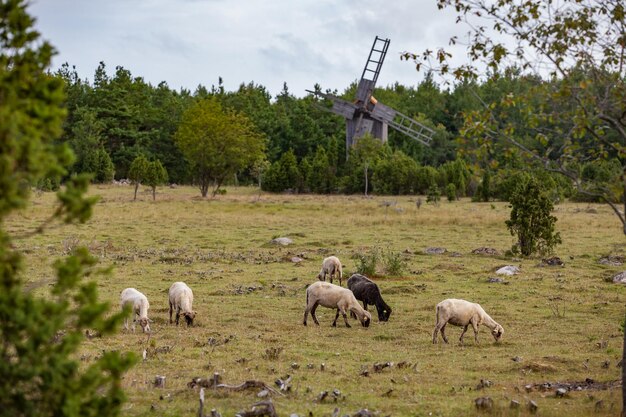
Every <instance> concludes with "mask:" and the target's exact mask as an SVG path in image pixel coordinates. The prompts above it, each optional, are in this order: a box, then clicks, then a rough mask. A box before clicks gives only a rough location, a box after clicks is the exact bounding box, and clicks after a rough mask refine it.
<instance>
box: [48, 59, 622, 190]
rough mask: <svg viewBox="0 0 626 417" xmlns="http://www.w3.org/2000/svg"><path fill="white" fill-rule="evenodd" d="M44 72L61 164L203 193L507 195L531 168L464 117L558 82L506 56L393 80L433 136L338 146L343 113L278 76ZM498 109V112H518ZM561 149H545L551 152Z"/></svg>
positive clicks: (603, 175)
mask: <svg viewBox="0 0 626 417" xmlns="http://www.w3.org/2000/svg"><path fill="white" fill-rule="evenodd" d="M55 75H56V76H58V77H59V78H61V79H62V80H63V82H64V84H65V89H66V93H67V100H66V109H67V114H68V116H67V118H66V120H65V122H64V126H63V135H62V136H61V138H60V139H59V140H60V141H61V142H65V143H67V144H69V145H70V146H71V147H72V149H73V150H74V152H75V154H76V161H75V163H74V165H73V166H72V168H71V175H73V174H79V173H91V174H92V178H93V181H95V182H108V181H111V180H112V179H113V178H116V179H122V178H128V179H131V180H133V181H135V183H138V182H142V183H144V184H146V185H150V186H151V187H153V189H154V187H155V186H156V185H158V184H159V183H162V182H164V181H170V182H172V183H179V184H183V183H184V184H195V185H197V186H198V187H199V189H200V191H201V193H202V195H203V196H206V195H207V194H208V192H209V191H211V192H212V193H213V194H215V193H217V192H219V189H220V187H221V186H222V185H224V184H253V183H256V184H259V185H260V186H261V187H262V188H263V189H264V190H266V191H271V192H284V191H290V192H310V193H365V194H368V193H376V194H427V193H429V191H430V192H431V193H440V194H445V195H446V196H448V198H449V199H455V198H458V197H462V196H471V197H473V198H474V199H477V200H484V201H488V200H490V199H492V198H497V199H507V198H508V197H509V195H510V194H511V192H512V188H511V187H513V186H514V185H515V180H513V179H512V178H515V176H516V175H520V174H519V173H520V172H528V171H529V170H534V169H533V168H529V161H528V158H525V157H524V155H523V154H522V153H520V152H518V151H516V150H515V149H510V148H508V147H506V146H504V145H503V144H502V143H499V142H498V141H490V142H487V141H486V140H485V138H484V136H480V135H476V132H474V131H470V130H469V128H471V120H472V119H471V117H472V116H473V117H476V116H475V115H476V114H483V113H484V104H485V103H501V102H503V101H505V100H507V99H509V98H510V97H512V96H513V95H515V97H521V96H523V95H524V94H528V93H529V92H531V91H534V90H535V89H536V88H537V87H538V86H542V87H543V88H548V89H549V88H557V87H558V85H557V84H558V83H559V82H560V81H549V80H543V79H541V78H539V77H532V76H528V75H524V74H523V73H522V71H521V70H519V69H517V68H515V67H511V68H506V69H505V70H503V71H502V73H500V74H497V76H492V77H490V78H489V79H487V80H485V81H482V82H481V81H478V80H473V81H472V80H463V81H460V82H458V83H456V84H455V85H452V86H450V85H446V86H442V85H441V84H438V83H437V82H435V80H434V78H433V76H431V75H428V76H427V77H426V78H425V79H424V80H423V81H421V82H420V83H418V84H417V85H416V86H414V87H407V86H404V85H401V84H398V83H396V84H394V85H390V86H387V87H384V88H379V89H377V91H376V92H375V93H376V97H377V98H378V99H380V100H382V101H384V102H385V103H387V104H388V105H390V106H392V107H394V108H395V109H397V110H399V111H401V112H402V113H404V114H407V115H409V116H411V117H413V118H415V119H416V120H419V121H420V122H421V123H423V124H425V125H427V126H429V127H431V128H433V129H434V130H435V132H436V134H435V136H434V138H433V141H432V146H430V147H426V146H423V145H422V144H420V143H417V142H415V141H413V140H412V139H410V138H408V137H406V136H404V135H402V134H401V133H398V132H396V131H393V130H392V129H390V131H389V140H388V143H386V144H382V143H380V142H378V141H376V140H374V139H372V138H370V137H365V138H363V139H361V140H360V141H359V142H358V143H357V145H356V146H355V147H354V148H353V149H350V150H349V151H348V152H346V149H345V122H344V120H343V119H342V118H341V117H338V116H336V115H333V114H332V113H330V112H328V111H325V110H324V109H323V106H324V105H325V103H323V102H320V101H318V99H317V98H315V97H313V96H311V95H309V96H306V97H302V98H299V97H296V96H295V95H293V94H292V93H291V92H290V91H289V89H288V87H287V84H285V85H284V87H283V89H282V91H281V92H280V93H279V94H278V95H276V96H275V97H272V95H271V94H270V93H269V92H268V91H267V89H266V88H265V87H263V86H262V85H258V84H255V83H254V82H250V83H248V84H245V83H244V84H241V85H240V86H239V88H238V89H237V90H236V91H226V90H225V89H224V87H223V84H222V82H221V78H220V79H219V80H218V84H217V85H212V86H211V87H210V88H206V87H204V86H202V85H199V86H198V87H197V88H196V89H195V91H193V92H192V91H190V90H186V89H181V90H179V91H176V90H173V89H171V88H169V87H168V85H167V83H166V82H162V83H160V84H158V85H157V86H154V85H152V84H150V83H147V82H145V81H144V80H143V78H142V77H140V76H133V75H132V74H131V73H130V71H128V70H127V69H125V68H123V67H120V66H118V67H116V68H115V71H114V73H113V74H108V73H107V68H106V66H105V64H104V63H100V65H99V66H98V68H97V69H96V71H95V74H94V77H93V80H94V81H93V83H90V82H89V81H87V80H86V79H81V78H80V77H79V75H78V73H77V72H76V70H75V68H72V67H70V66H69V65H68V64H65V65H63V66H62V68H61V69H60V70H58V71H57V72H56V74H55ZM315 88H320V87H319V86H317V85H316V86H315ZM355 89H356V81H355V82H353V83H352V84H351V85H349V86H348V87H346V89H345V91H344V92H343V94H338V92H337V91H329V92H330V93H333V94H338V95H341V96H342V97H343V98H345V99H348V100H349V99H350V98H351V97H353V96H354V94H355ZM569 105H570V104H568V103H567V102H564V103H563V106H564V107H567V106H569ZM507 110H508V113H507V114H506V117H511V118H513V119H515V117H517V118H518V119H521V118H522V116H519V115H516V114H510V113H512V112H511V110H510V109H507ZM481 112H483V113H481ZM502 113H504V112H502ZM501 116H504V114H501ZM468 121H469V122H470V125H469V127H468ZM545 127H546V128H548V127H549V126H548V124H547V123H546V124H545ZM532 129H536V126H532V125H529V126H528V128H527V129H526V131H524V130H523V129H521V128H518V129H517V130H516V131H515V135H516V138H517V140H519V141H520V143H522V144H523V145H524V146H527V147H528V148H531V149H534V148H537V147H538V146H540V147H542V149H543V148H545V147H546V144H545V143H538V142H537V140H536V137H534V135H530V134H529V132H530V131H531V130H532ZM472 135H473V136H472ZM479 136H480V137H479ZM548 142H549V139H548ZM561 156H562V155H561V154H560V153H559V151H558V150H556V149H555V150H553V155H552V157H553V158H554V159H555V160H556V159H558V158H560V157H561ZM616 156H617V155H614V154H611V152H610V150H609V151H608V153H607V155H606V158H603V159H602V160H594V161H591V162H585V161H581V162H580V164H579V166H578V167H577V169H578V171H579V172H580V175H581V177H584V178H587V179H592V180H594V181H596V182H598V183H600V182H601V183H607V182H611V181H613V180H614V179H615V178H616V176H617V177H619V175H620V172H621V164H620V163H619V161H618V160H617V158H616ZM138 159H139V160H140V161H136V160H138ZM144 160H145V161H146V162H150V163H155V162H157V161H158V162H159V164H160V167H159V168H158V169H157V168H154V169H157V171H159V172H158V173H157V172H156V171H154V169H153V171H152V172H146V173H142V172H141V171H137V169H135V170H134V171H133V170H131V167H132V166H133V162H135V168H137V166H138V162H141V164H139V166H144V165H145V164H144ZM145 166H146V167H147V166H149V164H148V165H145ZM161 169H162V171H163V172H161ZM536 172H537V173H538V174H537V175H539V176H541V177H542V178H543V179H544V183H545V184H547V185H549V188H550V189H551V190H552V191H551V192H552V193H553V194H554V195H555V198H556V199H559V198H564V197H577V198H579V199H585V198H586V199H587V200H590V201H594V200H598V197H594V196H592V197H585V196H584V194H581V193H578V192H577V191H576V190H575V184H574V183H573V182H572V181H571V180H566V179H565V178H564V177H562V176H559V175H556V174H555V175H553V174H550V173H546V172H545V171H542V170H538V171H536ZM60 181H62V178H58V177H56V178H46V179H45V180H44V183H43V184H42V186H43V187H52V188H53V187H55V186H56V185H58V184H59V182H60Z"/></svg>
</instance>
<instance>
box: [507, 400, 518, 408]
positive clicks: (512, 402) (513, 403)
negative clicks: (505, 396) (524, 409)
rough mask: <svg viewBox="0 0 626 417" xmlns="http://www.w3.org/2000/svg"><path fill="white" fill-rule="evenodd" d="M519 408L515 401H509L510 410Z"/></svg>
mask: <svg viewBox="0 0 626 417" xmlns="http://www.w3.org/2000/svg"><path fill="white" fill-rule="evenodd" d="M519 406H520V404H519V401H517V400H511V404H510V405H509V407H510V408H519Z"/></svg>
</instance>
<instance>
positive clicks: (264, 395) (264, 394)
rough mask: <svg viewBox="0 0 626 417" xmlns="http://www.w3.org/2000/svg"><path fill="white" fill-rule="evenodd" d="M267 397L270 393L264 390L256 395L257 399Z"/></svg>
mask: <svg viewBox="0 0 626 417" xmlns="http://www.w3.org/2000/svg"><path fill="white" fill-rule="evenodd" d="M268 395H270V392H269V391H268V390H266V389H264V390H261V391H259V393H258V394H257V395H256V396H257V397H259V398H265V397H267V396H268Z"/></svg>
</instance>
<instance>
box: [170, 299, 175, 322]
mask: <svg viewBox="0 0 626 417" xmlns="http://www.w3.org/2000/svg"><path fill="white" fill-rule="evenodd" d="M173 311H174V309H173V308H172V302H171V301H170V324H172V312H173Z"/></svg>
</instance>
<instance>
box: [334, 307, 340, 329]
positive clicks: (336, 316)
mask: <svg viewBox="0 0 626 417" xmlns="http://www.w3.org/2000/svg"><path fill="white" fill-rule="evenodd" d="M338 318H339V309H337V314H335V320H334V321H333V327H337V319H338Z"/></svg>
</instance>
